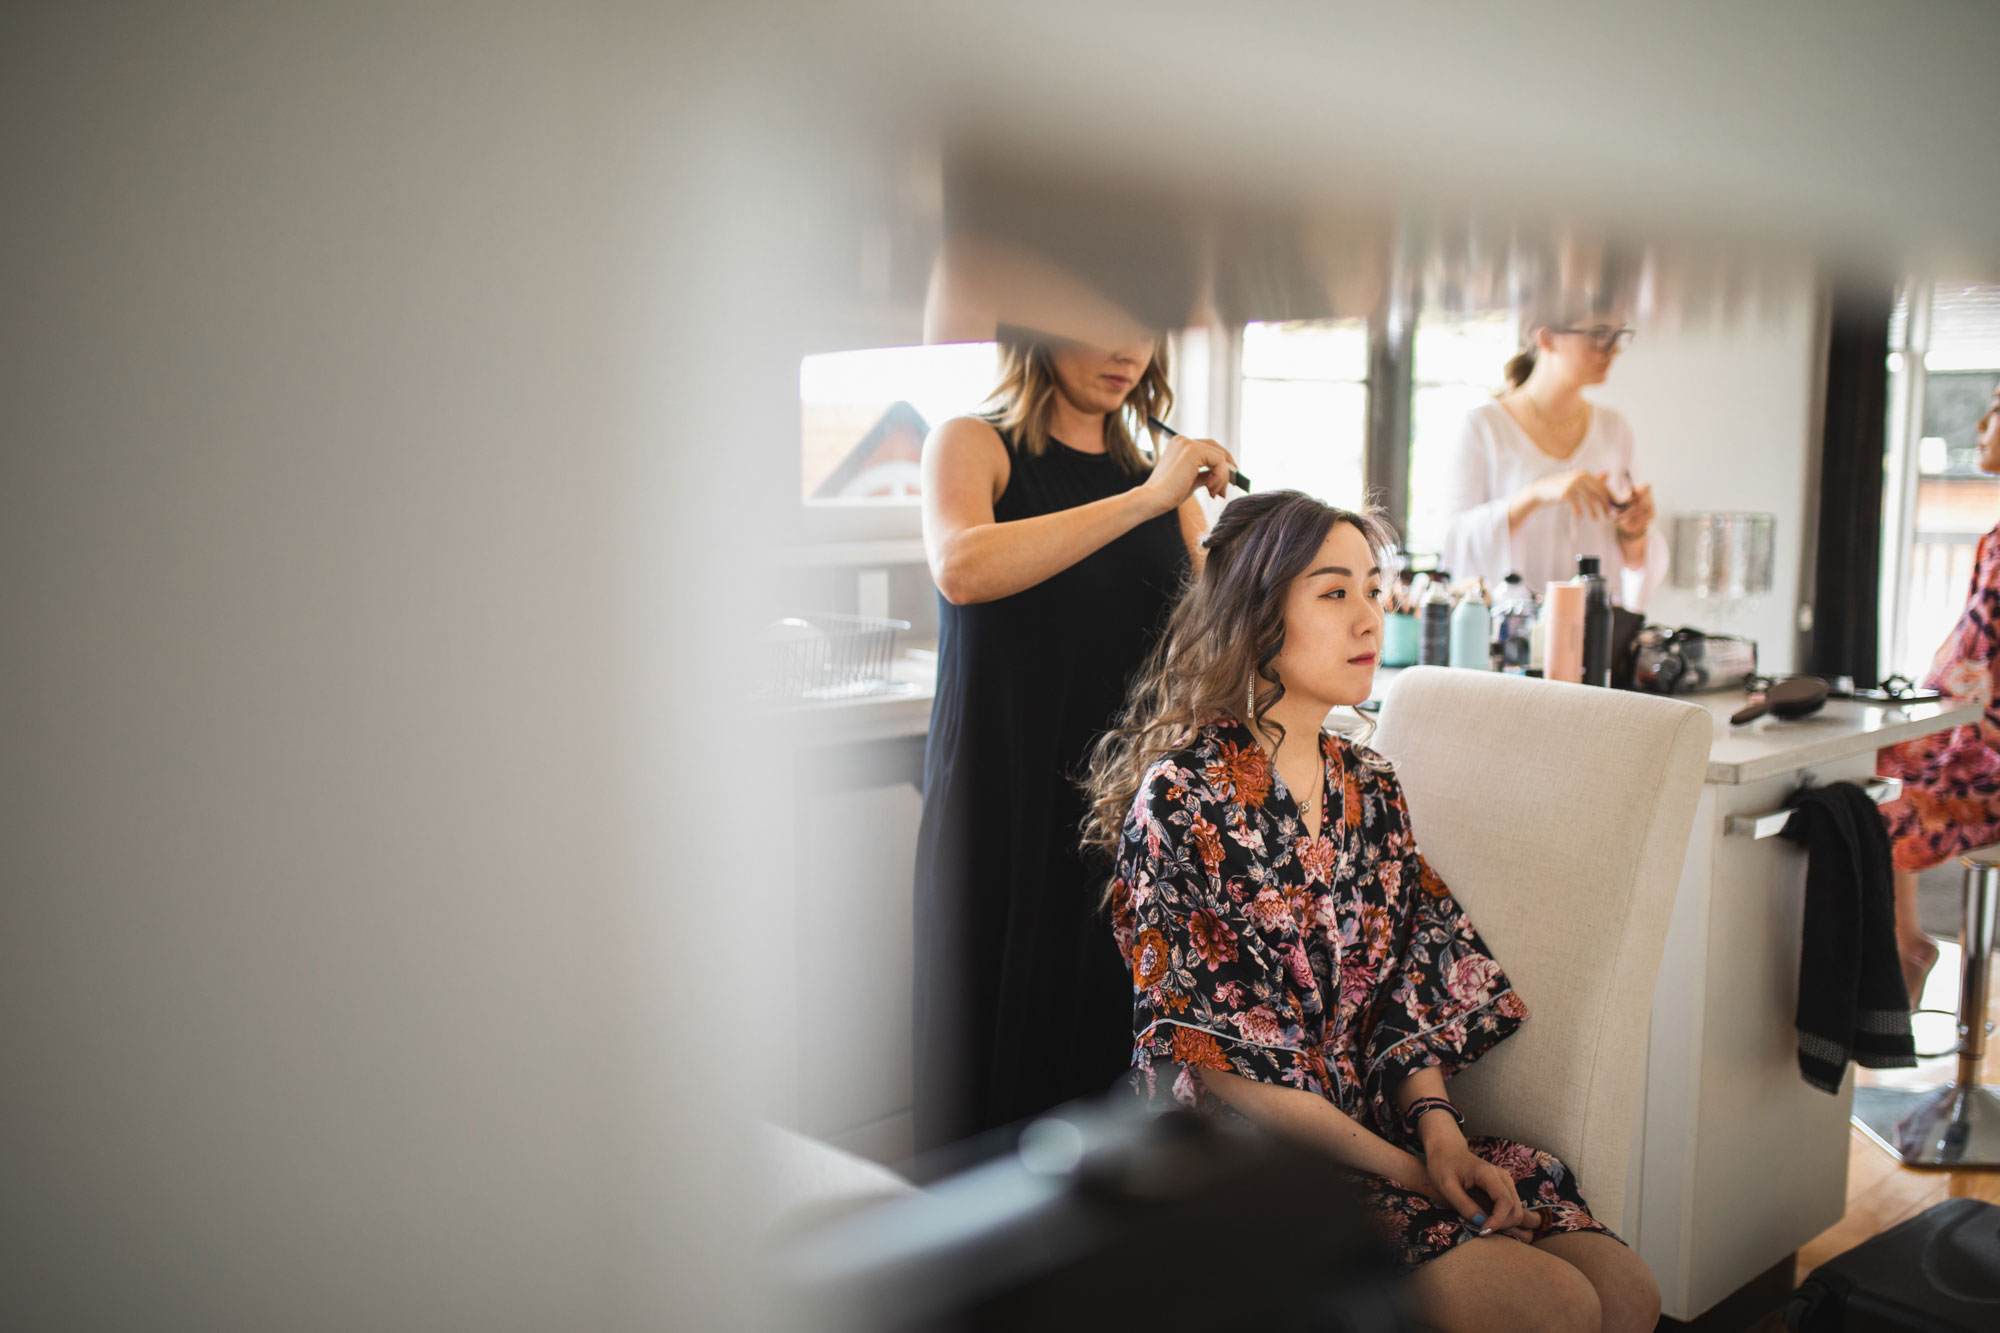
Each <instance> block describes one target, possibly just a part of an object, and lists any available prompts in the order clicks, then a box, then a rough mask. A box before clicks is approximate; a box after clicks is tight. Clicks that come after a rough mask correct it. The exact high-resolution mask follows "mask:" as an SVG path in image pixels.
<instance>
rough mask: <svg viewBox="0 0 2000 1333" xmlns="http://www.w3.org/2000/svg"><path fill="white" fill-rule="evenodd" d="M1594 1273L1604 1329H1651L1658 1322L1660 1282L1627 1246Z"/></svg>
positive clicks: (1635, 1332)
mask: <svg viewBox="0 0 2000 1333" xmlns="http://www.w3.org/2000/svg"><path fill="white" fill-rule="evenodd" d="M1620 1254H1621V1256H1622V1257H1621V1258H1620V1259H1618V1260H1617V1261H1615V1262H1614V1263H1612V1264H1610V1265H1607V1266H1606V1271H1604V1272H1601V1273H1600V1274H1598V1276H1597V1284H1596V1285H1597V1299H1598V1303H1599V1305H1600V1306H1601V1307H1602V1309H1603V1329H1604V1333H1651V1331H1652V1330H1653V1329H1654V1328H1655V1327H1657V1326H1658V1325H1659V1322H1660V1284H1659V1283H1658V1282H1656V1281H1654V1279H1653V1271H1652V1270H1651V1269H1650V1268H1647V1267H1646V1265H1645V1263H1644V1261H1643V1260H1641V1259H1640V1258H1639V1256H1638V1255H1636V1254H1634V1253H1632V1252H1631V1251H1630V1250H1626V1249H1623V1248H1622V1247H1621V1249H1620Z"/></svg>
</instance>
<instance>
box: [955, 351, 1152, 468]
mask: <svg viewBox="0 0 2000 1333" xmlns="http://www.w3.org/2000/svg"><path fill="white" fill-rule="evenodd" d="M1051 346H1052V344H1050V343H1049V342H1048V341H1047V340H1046V339H1041V338H1034V337H1030V336H1029V335H1027V334H1024V333H1017V332H1014V331H1011V330H1002V331H1001V334H1000V384H999V386H998V387H997V388H995V389H994V390H993V393H992V395H991V396H990V397H989V398H987V400H986V403H987V409H988V410H987V411H986V413H985V416H986V419H987V420H988V421H990V422H992V423H993V425H994V426H995V427H996V428H997V429H998V430H999V431H1000V433H1001V434H1003V435H1009V436H1012V437H1013V439H1014V441H1015V442H1016V444H1017V446H1018V447H1019V448H1020V449H1021V451H1022V452H1024V453H1026V454H1027V455H1028V456H1029V457H1031V458H1035V457H1040V456H1041V455H1042V454H1043V453H1045V452H1046V451H1047V450H1048V447H1049V418H1050V416H1051V415H1052V414H1053V413H1054V411H1055V398H1056V392H1057V389H1056V371H1055V363H1054V361H1053V360H1052V359H1051V356H1050V348H1051ZM1173 406H1174V391H1173V387H1172V385H1171V383H1170V376H1169V373H1168V368H1167V339H1166V336H1165V335H1164V334H1163V335H1161V336H1160V337H1159V338H1158V339H1157V340H1156V341H1155V342H1154V344H1153V359H1152V361H1151V362H1150V363H1148V364H1147V366H1146V369H1145V370H1144V372H1142V373H1141V374H1140V376H1139V382H1138V383H1137V384H1134V385H1133V386H1132V391H1131V392H1130V393H1128V394H1126V395H1125V403H1124V405H1123V406H1122V407H1121V408H1120V409H1119V410H1118V411H1116V412H1113V413H1110V414H1109V415H1108V416H1106V417H1105V419H1104V452H1105V453H1106V454H1108V455H1110V457H1111V460H1112V461H1113V462H1114V463H1116V464H1118V466H1120V467H1122V468H1124V469H1125V471H1127V472H1129V473H1131V474H1132V475H1133V476H1135V477H1143V476H1145V475H1146V473H1148V472H1149V471H1151V470H1152V464H1150V463H1148V462H1147V461H1146V458H1145V456H1144V455H1143V454H1142V453H1140V451H1139V445H1138V441H1140V440H1142V439H1148V438H1150V433H1149V432H1148V430H1147V428H1146V418H1147V417H1162V418H1164V417H1165V416H1166V415H1167V413H1168V412H1170V411H1172V410H1173Z"/></svg>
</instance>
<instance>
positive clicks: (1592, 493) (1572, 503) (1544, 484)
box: [1527, 469, 1612, 518]
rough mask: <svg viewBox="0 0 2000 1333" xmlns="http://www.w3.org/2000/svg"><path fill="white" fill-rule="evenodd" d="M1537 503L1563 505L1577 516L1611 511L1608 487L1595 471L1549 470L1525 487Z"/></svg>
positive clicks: (1584, 516) (1602, 514) (1596, 515)
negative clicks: (1545, 474)
mask: <svg viewBox="0 0 2000 1333" xmlns="http://www.w3.org/2000/svg"><path fill="white" fill-rule="evenodd" d="M1527 491H1528V496H1529V498H1530V499H1532V500H1533V501H1534V502H1535V504H1536V505H1537V506H1543V505H1559V504H1566V505H1568V506H1569V507H1570V511H1571V512H1572V513H1574V514H1575V515H1576V516H1577V517H1578V518H1603V517H1604V516H1605V515H1606V514H1609V513H1610V512H1611V504H1612V501H1611V487H1610V486H1609V485H1608V484H1607V483H1606V482H1605V480H1604V478H1603V477H1601V476H1599V475H1598V474H1597V473H1595V472H1585V471H1582V470H1581V469H1579V470H1577V471H1575V472H1551V473H1550V474H1549V475H1548V476H1546V477H1541V478H1538V479H1537V480H1535V481H1533V482H1531V483H1530V484H1529V485H1528V487H1527Z"/></svg>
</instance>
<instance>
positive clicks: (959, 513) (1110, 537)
mask: <svg viewBox="0 0 2000 1333" xmlns="http://www.w3.org/2000/svg"><path fill="white" fill-rule="evenodd" d="M1164 358H1165V343H1164V340H1162V339H1156V338H1153V337H1151V336H1146V337H1144V338H1143V340H1141V341H1134V342H1131V343H1128V344H1126V345H1123V346H1118V347H1110V348H1106V347H1099V346H1093V345H1088V344H1084V343H1079V342H1055V341H1031V340H1027V339H1024V338H1014V337H1010V336H1004V335H1003V337H1002V339H1001V366H1002V375H1001V383H1000V387H999V388H998V389H997V390H996V391H995V392H994V396H993V399H992V403H993V406H994V410H993V411H992V412H991V413H990V414H989V415H987V416H984V417H956V418H954V419H952V420H950V421H947V422H945V423H944V424H943V425H941V426H939V427H938V428H937V429H936V431H934V432H933V433H932V435H931V437H930V439H929V441H928V442H927V443H926V444H925V447H924V464H923V466H924V547H925V550H926V552H927V553H928V555H929V559H930V568H931V575H932V577H933V578H934V579H935V580H936V582H937V586H938V590H939V592H940V593H941V595H942V601H941V603H940V606H939V620H940V627H939V636H938V684H937V700H936V703H935V704H934V705H933V707H932V711H931V726H930V736H929V743H928V748H927V750H926V752H925V756H924V811H923V823H922V827H921V829H920V831H919V834H918V839H917V867H916V955H917V959H916V962H917V966H916V1106H915V1115H916V1138H917V1146H918V1147H919V1148H920V1149H922V1148H932V1147H936V1146H938V1145H940V1144H945V1143H950V1142H954V1141H956V1140H958V1139H962V1138H965V1137H967V1136H969V1135H972V1134H976V1133H979V1132H980V1131H982V1130H986V1129H991V1128H993V1127H995V1126H998V1125H1004V1124H1007V1123H1009V1122H1010V1121H1013V1120H1017V1119H1020V1118H1021V1117H1023V1116H1029V1115H1033V1114H1035V1113H1037V1112H1040V1111H1044V1110H1047V1109H1048V1108H1049V1107H1051V1106H1055V1105H1057V1104H1058V1103H1061V1102H1064V1101H1067V1100H1069V1099H1071V1098H1074V1097H1079V1096H1084V1095H1088V1094H1093V1093H1097V1092H1101V1091H1103V1090H1104V1089H1105V1088H1107V1087H1108V1086H1110V1084H1111V1083H1112V1082H1113V1081H1114V1080H1115V1079H1117V1078H1118V1077H1119V1076H1121V1075H1122V1074H1123V1073H1124V1072H1125V1070H1126V1068H1127V1067H1128V1066H1129V1065H1130V1064H1131V1057H1132V1051H1131V1047H1132V979H1131V977H1130V975H1129V974H1128V972H1127V970H1126V968H1125V966H1124V965H1123V963H1122V962H1121V961H1120V959H1119V958H1118V956H1117V953H1116V951H1114V950H1112V949H1109V948H1107V947H1106V946H1105V943H1104V922H1103V920H1102V919H1101V918H1100V917H1099V916H1098V915H1097V902H1098V898H1099V896H1100V892H1101V889H1102V886H1103V880H1104V875H1105V871H1104V867H1102V866H1090V865H1087V864H1086V863H1085V861H1084V860H1083V857H1082V854H1081V853H1080V851H1079V850H1078V838H1079V826H1080V823H1081V820H1082V817H1083V812H1084V805H1083V796H1082V793H1081V791H1080V790H1079V788H1078V787H1077V785H1076V784H1077V779H1078V777H1079V775H1080V774H1081V772H1082V768H1083V760H1084V755H1085V752H1086V751H1087V750H1088V748H1089V746H1090V743H1091V742H1092V741H1093V740H1094V739H1095V738H1096V736H1097V735H1098V733H1100V732H1101V731H1103V730H1104V729H1105V728H1106V727H1107V726H1108V725H1109V724H1110V723H1111V721H1112V718H1113V717H1114V715H1115V714H1116V713H1117V712H1118V710H1119V708H1120V707H1121V706H1122V704H1123V702H1124V696H1125V689H1126V685H1127V683H1128V681H1129V679H1130V677H1131V675H1132V673H1133V671H1134V669H1135V668H1136V667H1137V666H1138V664H1139V662H1140V660H1141V659H1142V658H1143V657H1144V656H1145V655H1146V653H1147V652H1148V651H1149V650H1150V649H1151V648H1152V646H1153V643H1154V641H1155V639H1156V637H1157V636H1158V633H1159V631H1160V628H1161V626H1162V624H1163V623H1164V621H1165V618H1166V614H1167V611H1168V609H1169V606H1170V604H1171V602H1172V600H1173V598H1174V597H1175V595H1176V594H1177V593H1178V592H1179V590H1180V587H1181V584H1182V581H1183V579H1184V578H1185V577H1186V575H1187V572H1188V569H1189V566H1190V561H1191V560H1199V559H1200V548H1199V541H1200V536H1201V533H1202V530H1203V527H1204V524H1203V521H1202V516H1201V511H1200V508H1199V507H1198V505H1197V504H1196V502H1195V500H1194V492H1195V491H1196V489H1198V488H1205V489H1207V490H1208V491H1210V492H1211V493H1212V494H1216V495H1220V494H1221V493H1222V490H1223V488H1224V487H1225V486H1226V484H1227V479H1228V477H1229V472H1230V468H1231V467H1232V466H1233V462H1232V460H1231V459H1230V456H1229V454H1228V452H1227V451H1226V450H1224V449H1223V448H1222V446H1221V445H1218V444H1216V443H1215V442H1213V441H1210V440H1189V439H1184V438H1181V437H1178V436H1176V437H1174V438H1173V439H1171V440H1170V441H1167V442H1166V443H1165V444H1164V445H1163V446H1162V448H1161V450H1160V454H1159V457H1158V460H1157V462H1155V463H1151V464H1149V463H1148V462H1147V461H1146V459H1145V458H1144V457H1143V456H1142V455H1141V454H1140V452H1139V449H1138V447H1137V445H1136V444H1135V440H1136V439H1139V438H1144V431H1145V425H1144V423H1145V419H1146V417H1147V416H1149V415H1152V416H1165V415H1166V413H1167V409H1168V407H1169V405H1170V404H1171V402H1172V398H1173V395H1172V392H1171V390H1170V389H1169V388H1168V387H1167V368H1166V364H1165V359H1164Z"/></svg>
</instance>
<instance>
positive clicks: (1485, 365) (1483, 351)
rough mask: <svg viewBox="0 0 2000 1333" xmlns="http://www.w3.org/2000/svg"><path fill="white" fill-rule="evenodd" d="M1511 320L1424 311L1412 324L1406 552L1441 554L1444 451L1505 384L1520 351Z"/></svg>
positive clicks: (1447, 455)
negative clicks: (1470, 414) (1468, 419)
mask: <svg viewBox="0 0 2000 1333" xmlns="http://www.w3.org/2000/svg"><path fill="white" fill-rule="evenodd" d="M1515 327H1516V320H1515V317H1514V316H1513V315H1512V314H1511V313H1509V312H1507V311H1504V310H1501V311H1488V312H1482V313H1478V314H1469V315H1446V314H1441V313H1433V312H1429V311H1426V312H1425V313H1424V314H1423V315H1422V316H1420V317H1419V318H1418V320H1417V330H1416V351H1415V364H1414V366H1413V368H1412V379H1413V381H1414V384H1413V389H1412V392H1411V395H1410V397H1411V408H1410V516H1409V524H1408V526H1407V528H1406V529H1405V530H1406V531H1407V532H1408V534H1409V545H1410V549H1411V550H1412V551H1417V552H1436V551H1442V550H1443V549H1444V535H1445V531H1446V529H1447V528H1449V527H1450V525H1451V515H1450V514H1448V513H1446V512H1444V493H1445V481H1446V478H1447V474H1448V471H1449V469H1450V466H1451V453H1452V447H1453V445H1454V444H1455V443H1456V442H1457V439H1458V430H1459V423H1460V422H1462V421H1464V419H1465V414H1466V413H1468V412H1470V411H1471V410H1472V409H1473V408H1475V407H1477V406H1478V405H1479V404H1480V403H1482V402H1485V401H1486V400H1487V399H1489V398H1491V397H1492V396H1493V395H1494V394H1495V393H1497V392H1499V390H1500V389H1501V388H1502V387H1504V385H1505V383H1506V374H1505V367H1506V364H1507V361H1508V359H1509V358H1510V357H1512V356H1513V355H1514V353H1515V352H1517V351H1519V350H1520V343H1519V340H1518V339H1517V337H1516V335H1515Z"/></svg>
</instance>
